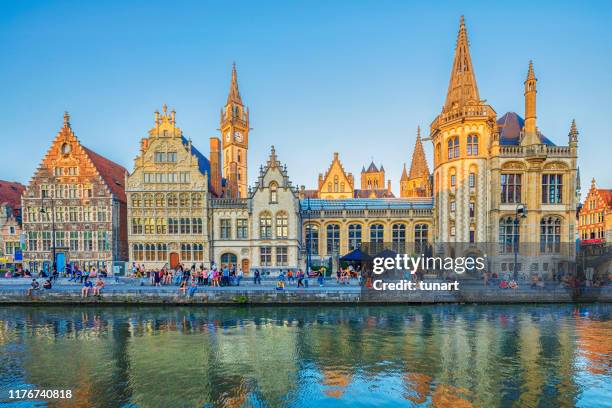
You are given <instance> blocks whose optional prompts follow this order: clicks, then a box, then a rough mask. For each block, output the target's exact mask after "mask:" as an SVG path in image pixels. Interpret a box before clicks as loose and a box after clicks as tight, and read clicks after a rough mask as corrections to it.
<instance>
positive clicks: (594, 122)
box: [0, 1, 612, 192]
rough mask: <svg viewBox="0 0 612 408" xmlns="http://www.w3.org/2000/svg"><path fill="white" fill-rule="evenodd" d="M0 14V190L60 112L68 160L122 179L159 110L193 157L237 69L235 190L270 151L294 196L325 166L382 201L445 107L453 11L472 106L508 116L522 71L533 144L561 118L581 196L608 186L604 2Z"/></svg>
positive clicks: (39, 149)
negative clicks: (92, 159)
mask: <svg viewBox="0 0 612 408" xmlns="http://www.w3.org/2000/svg"><path fill="white" fill-rule="evenodd" d="M3 3H4V4H3V7H2V9H3V12H2V14H1V15H0V50H1V51H2V52H1V54H0V55H2V63H1V64H0V86H1V88H2V95H3V98H1V99H0V112H1V113H0V118H1V119H2V129H3V132H4V136H3V137H2V153H3V155H2V159H1V160H0V178H1V179H6V180H16V181H20V182H24V183H26V182H28V180H29V178H30V176H31V174H32V173H33V172H34V170H35V168H36V167H37V166H38V164H39V163H40V160H41V158H42V157H43V155H44V154H45V152H46V151H47V149H48V146H49V143H50V141H51V139H52V138H53V137H54V136H55V134H56V133H57V131H58V130H59V128H60V127H61V123H62V115H63V112H64V110H68V111H69V112H70V114H71V116H72V120H71V122H72V125H73V129H74V130H75V132H76V134H77V136H78V137H79V138H80V140H81V142H82V143H83V144H84V145H86V146H88V147H90V148H92V149H94V150H96V151H97V152H99V153H100V154H103V155H105V156H107V157H109V158H110V159H112V160H114V161H116V162H118V163H120V164H122V165H124V166H125V167H126V168H128V170H131V169H132V165H133V159H134V157H135V155H136V154H137V151H138V145H139V140H140V138H141V137H143V136H145V135H146V132H147V130H148V129H150V128H151V127H152V126H153V112H154V111H155V110H156V109H160V108H161V106H162V104H163V103H167V104H168V105H169V106H170V107H173V108H175V109H176V112H177V122H178V125H179V126H180V127H181V128H182V129H183V131H184V134H185V135H186V136H188V137H191V138H192V140H193V143H194V144H195V145H196V146H198V147H199V149H200V150H202V151H204V152H208V138H209V137H210V136H213V135H216V134H217V133H218V132H217V130H216V129H217V128H218V126H219V109H220V107H221V106H222V105H223V103H224V102H225V99H226V96H227V91H228V87H229V81H230V70H231V63H232V61H236V63H237V67H238V79H239V83H240V90H241V94H242V97H243V100H244V101H245V103H246V104H247V105H248V106H249V107H250V109H251V125H252V127H253V131H252V132H251V136H250V150H249V179H250V181H251V182H252V181H253V180H254V179H255V177H256V176H257V169H258V168H259V165H260V164H261V163H263V162H264V161H265V159H266V158H267V155H268V153H269V146H270V145H275V147H276V149H277V153H278V155H279V158H280V159H281V160H282V161H283V162H285V163H286V164H287V166H288V169H289V175H290V177H291V179H292V180H293V181H294V183H295V184H298V185H301V184H305V185H306V186H307V187H310V188H313V187H314V186H315V185H316V180H317V175H318V173H320V172H323V171H325V170H326V169H327V167H328V165H329V163H330V161H331V158H332V154H333V152H334V151H339V152H340V158H341V160H342V162H343V163H344V166H345V168H346V169H347V170H348V171H352V172H353V173H354V174H355V175H356V176H357V175H358V173H359V171H360V170H361V167H362V165H364V164H366V165H367V164H368V163H369V162H370V160H371V159H372V158H373V159H374V161H375V162H376V163H377V164H379V163H381V162H382V163H383V164H384V166H385V169H386V170H387V178H391V179H392V183H393V189H394V191H395V192H397V191H398V182H399V177H400V174H401V168H402V164H403V163H404V162H408V163H409V161H410V156H411V153H412V149H413V146H414V138H415V132H416V127H417V125H420V126H421V128H423V129H428V127H429V124H430V122H431V121H432V120H433V119H434V118H435V116H436V115H437V114H438V113H439V112H440V109H441V106H442V104H443V102H444V97H445V94H446V88H447V85H448V79H449V75H450V69H451V63H452V58H453V49H454V44H455V39H456V34H457V29H458V23H459V17H460V15H462V14H464V15H465V18H466V23H467V28H468V34H469V37H470V43H471V52H472V58H473V62H474V66H475V72H476V78H477V81H478V86H479V90H480V95H481V97H482V98H484V99H487V100H488V102H489V103H490V104H491V105H492V106H493V107H494V109H495V110H496V111H497V113H498V116H501V115H503V113H505V112H507V111H516V112H518V113H519V114H521V115H522V112H523V89H522V86H523V80H524V77H525V74H526V70H527V64H528V61H529V59H533V60H534V64H535V70H536V76H537V77H538V79H539V82H538V98H539V99H538V125H539V127H540V129H541V131H542V132H543V133H544V134H545V135H546V136H547V137H548V138H550V139H552V140H553V141H554V142H555V143H557V144H566V143H567V133H568V130H569V126H570V122H571V120H572V118H576V122H577V124H578V129H579V131H580V141H579V149H580V150H579V155H580V158H579V165H580V168H581V173H582V184H583V187H584V188H583V192H585V191H586V190H587V189H588V186H589V183H590V180H591V178H592V177H594V176H595V177H596V178H597V180H598V184H599V185H600V186H602V187H604V186H607V187H609V188H612V171H611V170H612V164H611V163H612V160H611V157H610V156H611V155H612V147H611V146H612V144H611V143H610V138H611V136H610V127H609V126H610V125H609V121H610V118H611V117H612V98H611V97H610V95H612V78H611V75H610V66H612V38H611V37H612V30H610V29H609V28H608V21H609V20H610V19H611V18H612V15H611V14H612V13H611V10H612V7H611V6H610V4H609V3H606V2H588V3H581V2H558V1H557V2H538V4H533V2H530V1H525V2H521V1H513V2H503V3H499V4H493V3H494V2H469V4H467V3H468V2H438V3H436V4H429V2H406V1H397V2H395V1H367V2H366V1H363V2H362V1H336V2H324V1H321V2H291V1H290V2H287V1H282V2H241V1H232V2H221V1H218V2H200V1H194V2H188V1H181V2H176V4H175V2H168V1H164V2H157V1H129V2H120V1H106V2H85V1H82V2H81V1H54V2H42V1H19V2H15V1H12V2H9V1H6V2H3ZM124 3H125V4H124ZM431 151H432V149H431V146H430V145H429V144H427V145H426V152H427V154H428V159H429V163H430V166H431Z"/></svg>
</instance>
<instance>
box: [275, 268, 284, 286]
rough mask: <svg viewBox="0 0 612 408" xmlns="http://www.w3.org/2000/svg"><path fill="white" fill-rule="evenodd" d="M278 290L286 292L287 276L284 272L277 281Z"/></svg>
mask: <svg viewBox="0 0 612 408" xmlns="http://www.w3.org/2000/svg"><path fill="white" fill-rule="evenodd" d="M276 290H285V275H284V274H283V273H282V272H281V274H280V275H278V279H277V280H276Z"/></svg>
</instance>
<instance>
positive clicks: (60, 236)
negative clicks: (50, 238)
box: [55, 231, 66, 248]
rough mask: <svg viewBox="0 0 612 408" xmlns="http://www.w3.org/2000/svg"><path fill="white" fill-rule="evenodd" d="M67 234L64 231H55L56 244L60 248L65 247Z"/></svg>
mask: <svg viewBox="0 0 612 408" xmlns="http://www.w3.org/2000/svg"><path fill="white" fill-rule="evenodd" d="M65 236H66V234H65V233H64V231H55V246H56V247H58V248H63V247H64V246H65V245H66V243H65V242H64V238H65Z"/></svg>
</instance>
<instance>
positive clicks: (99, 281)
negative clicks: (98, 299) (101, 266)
mask: <svg viewBox="0 0 612 408" xmlns="http://www.w3.org/2000/svg"><path fill="white" fill-rule="evenodd" d="M103 288H104V281H103V280H102V277H101V276H98V279H97V280H96V285H95V286H94V288H93V295H94V296H100V295H101V294H102V289H103Z"/></svg>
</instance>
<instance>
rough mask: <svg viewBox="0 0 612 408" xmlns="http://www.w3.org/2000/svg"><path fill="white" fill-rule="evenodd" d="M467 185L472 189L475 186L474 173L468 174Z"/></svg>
mask: <svg viewBox="0 0 612 408" xmlns="http://www.w3.org/2000/svg"><path fill="white" fill-rule="evenodd" d="M468 183H469V186H470V188H474V187H475V186H476V173H470V175H469V178H468Z"/></svg>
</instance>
